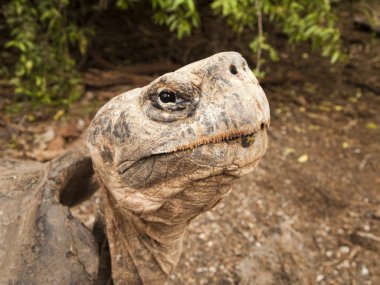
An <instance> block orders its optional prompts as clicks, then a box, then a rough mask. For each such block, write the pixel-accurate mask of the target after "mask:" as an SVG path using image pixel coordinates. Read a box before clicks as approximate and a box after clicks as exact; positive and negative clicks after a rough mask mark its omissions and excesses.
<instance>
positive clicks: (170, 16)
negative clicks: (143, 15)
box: [152, 0, 200, 39]
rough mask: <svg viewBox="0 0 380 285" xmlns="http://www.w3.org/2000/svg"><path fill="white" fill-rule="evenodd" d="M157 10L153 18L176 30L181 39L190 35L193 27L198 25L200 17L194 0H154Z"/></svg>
mask: <svg viewBox="0 0 380 285" xmlns="http://www.w3.org/2000/svg"><path fill="white" fill-rule="evenodd" d="M152 8H153V10H154V11H155V13H154V16H153V20H154V21H155V22H156V23H157V24H159V25H166V26H168V27H169V29H170V31H172V32H173V31H176V32H177V36H178V38H179V39H181V38H182V37H183V36H189V35H190V33H191V29H192V28H193V27H198V26H199V24H200V18H199V14H198V11H197V9H196V4H195V3H194V0H152Z"/></svg>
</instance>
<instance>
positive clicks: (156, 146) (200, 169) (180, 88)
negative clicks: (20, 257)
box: [88, 52, 270, 284]
mask: <svg viewBox="0 0 380 285" xmlns="http://www.w3.org/2000/svg"><path fill="white" fill-rule="evenodd" d="M269 121H270V116H269V105H268V102H267V99H266V96H265V94H264V92H263V90H262V89H261V87H260V85H259V83H258V81H257V79H256V78H255V76H254V75H253V74H252V72H251V71H250V69H249V68H248V66H247V63H246V61H245V60H244V59H243V58H242V57H241V55H240V54H238V53H235V52H226V53H220V54H216V55H214V56H211V57H209V58H206V59H204V60H201V61H198V62H194V63H192V64H189V65H187V66H185V67H183V68H181V69H178V70H177V71H175V72H172V73H168V74H165V75H163V76H161V77H159V78H158V79H156V80H155V81H153V82H152V83H151V84H149V85H147V86H145V87H143V88H137V89H134V90H131V91H129V92H126V93H123V94H121V95H119V96H117V97H115V98H113V99H112V100H111V101H110V102H108V103H107V104H106V105H105V106H103V107H102V108H101V109H100V110H99V112H98V113H97V115H96V116H95V118H94V120H93V122H92V123H91V125H90V127H89V132H88V147H89V150H90V154H91V157H92V160H93V164H94V169H95V172H96V173H97V175H98V178H99V180H100V184H101V186H102V195H103V199H104V204H105V205H104V211H105V222H106V232H107V236H108V241H109V246H110V252H111V263H112V278H113V282H114V284H163V283H164V282H165V281H166V279H167V277H168V275H169V274H170V273H171V272H172V271H173V269H174V267H175V266H176V264H177V263H178V260H179V256H180V253H181V248H182V242H183V239H184V233H185V231H186V229H187V227H188V226H189V223H190V222H191V220H192V219H194V218H195V217H196V216H197V215H199V214H200V213H202V212H205V211H207V210H209V209H211V208H212V207H214V206H215V205H216V204H217V203H218V202H219V201H220V200H221V199H222V198H223V197H224V196H225V195H226V194H227V193H228V192H229V190H230V186H231V183H232V181H233V180H234V179H235V178H237V177H240V176H242V175H245V174H247V173H249V172H251V171H252V170H253V169H254V168H255V167H256V165H257V163H258V162H259V160H260V159H261V157H262V156H263V155H264V153H265V150H266V147H267V134H266V126H268V125H269Z"/></svg>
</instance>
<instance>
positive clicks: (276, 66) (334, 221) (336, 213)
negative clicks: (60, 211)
mask: <svg viewBox="0 0 380 285" xmlns="http://www.w3.org/2000/svg"><path fill="white" fill-rule="evenodd" d="M341 16H342V17H345V18H346V19H347V20H346V21H343V24H344V27H345V29H344V30H343V39H344V44H345V47H346V48H347V51H348V52H349V55H350V61H349V62H348V63H340V64H337V65H330V64H329V62H328V61H327V60H323V59H321V58H320V57H318V56H317V55H316V54H308V53H307V52H306V50H307V49H306V48H302V47H300V48H297V49H292V48H290V47H288V46H287V45H286V43H284V39H283V38H281V37H277V38H276V37H274V39H272V40H273V42H274V44H275V45H276V46H277V48H278V49H279V50H280V51H281V53H280V55H281V61H280V62H279V63H271V64H268V65H267V66H266V72H267V74H268V78H267V79H265V80H264V81H263V83H265V84H263V85H264V86H263V87H264V90H265V91H266V94H267V96H268V99H269V102H270V105H271V116H272V122H271V127H270V132H269V137H270V145H269V149H268V151H267V154H266V156H265V157H264V159H263V160H262V162H261V164H260V165H259V167H258V169H257V170H256V171H255V172H254V173H253V174H251V175H248V176H247V177H245V178H243V179H241V180H240V181H239V182H238V183H237V184H236V186H235V187H234V189H233V191H232V193H231V194H230V195H229V196H228V197H227V198H226V199H225V200H224V201H223V202H221V203H220V204H219V205H218V206H217V207H216V209H215V210H213V211H211V212H208V213H206V214H204V215H201V216H200V217H199V218H197V219H196V220H195V221H194V222H193V223H192V225H191V226H190V229H189V233H188V238H187V239H186V241H185V244H184V250H183V254H182V257H181V260H180V263H179V265H178V268H177V270H176V272H175V274H173V275H172V276H171V280H170V281H169V284H260V285H266V284H373V285H375V284H380V258H379V254H380V96H379V95H380V87H379V82H380V79H379V74H380V59H379V56H378V55H379V54H380V45H379V39H378V38H376V37H375V36H373V34H371V33H369V32H368V31H362V30H359V29H357V28H356V27H355V26H354V25H353V23H352V22H351V19H352V15H351V14H350V13H348V12H342V15H341ZM147 37H148V36H147ZM116 38H117V36H116ZM197 42H199V43H200V44H201V43H202V42H203V41H202V38H200V39H199V40H198V41H197ZM99 45H100V46H101V44H99ZM197 48H198V47H197ZM194 49H195V47H194ZM225 49H235V50H237V51H239V50H240V49H239V48H238V47H237V46H236V42H233V43H231V42H229V43H228V42H227V43H224V42H223V44H221V46H220V47H219V48H216V47H215V46H214V45H213V46H212V49H210V50H207V51H206V50H203V51H202V52H200V51H199V50H198V49H197V50H193V51H194V52H195V51H197V53H196V54H197V56H199V57H201V56H204V55H207V54H210V53H211V52H210V51H212V52H214V51H215V52H216V51H219V50H225ZM187 52H188V53H189V54H192V50H191V49H190V51H187ZM242 53H243V54H247V51H244V50H243V51H242ZM189 54H187V56H186V57H183V58H184V60H185V61H186V60H187V61H190V60H193V58H192V57H191V56H190V55H189ZM151 60H152V61H157V59H156V58H151ZM164 60H165V62H166V63H168V62H175V63H176V64H182V63H183V62H181V60H180V59H178V58H177V59H173V58H172V59H170V58H164ZM94 62H95V64H93V67H97V68H99V62H101V60H99V58H98V60H97V61H96V60H94ZM103 63H104V61H103ZM102 67H103V72H100V73H99V72H98V71H97V72H98V73H96V74H97V76H99V78H103V79H104V78H106V80H105V81H106V82H108V83H109V82H110V81H111V83H112V84H108V85H107V84H106V83H105V84H104V86H103V87H102V88H99V86H95V87H94V86H93V84H91V82H89V83H88V86H87V92H86V96H85V97H84V99H83V100H82V101H81V102H79V103H77V104H76V105H74V106H73V107H72V108H70V110H68V111H67V114H66V116H64V117H63V118H62V119H59V120H56V121H48V122H46V121H42V119H43V118H44V112H40V113H37V116H36V118H37V121H36V122H29V121H28V120H29V119H30V118H29V117H28V115H25V116H20V115H9V114H8V115H4V116H3V115H2V123H1V122H0V140H2V142H1V144H0V151H1V153H2V154H3V155H6V156H13V157H28V158H32V159H38V160H48V159H50V158H52V157H54V156H56V155H57V154H59V153H61V152H62V151H64V150H65V149H67V148H70V147H73V146H75V145H77V144H82V143H83V132H84V130H85V128H86V126H87V125H88V123H89V121H90V118H91V116H92V115H93V113H94V112H95V111H96V110H97V109H98V107H99V106H100V105H101V104H102V102H104V100H108V99H109V98H110V97H112V96H114V95H117V94H118V93H120V92H121V91H125V90H127V89H129V88H131V87H132V86H131V85H133V84H138V83H139V82H145V81H144V80H149V79H150V78H151V77H154V76H156V74H157V73H160V72H164V71H166V70H165V68H167V69H170V68H173V66H172V65H170V64H169V65H168V66H167V67H165V68H163V70H158V71H157V70H154V71H152V70H151V71H150V72H146V70H144V71H143V72H140V71H141V69H138V68H135V69H133V68H131V69H130V70H129V71H128V74H132V75H134V76H135V77H133V78H134V79H133V80H137V81H133V80H131V77H128V76H127V77H125V76H124V77H123V76H121V78H120V73H123V70H122V69H120V68H119V69H111V68H112V66H108V68H107V72H108V73H107V74H106V73H105V72H104V69H105V68H104V64H103V66H102ZM140 67H141V66H140ZM138 70H140V71H138ZM124 72H125V70H124ZM141 74H144V76H141ZM88 78H89V79H88V80H89V81H91V80H92V82H98V79H99V78H98V79H91V76H90V77H88ZM109 78H111V79H109ZM115 78H116V79H115ZM107 80H108V81H107ZM139 80H140V81H139ZM115 82H116V83H115ZM131 82H132V83H131ZM91 85H92V86H91ZM106 85H107V86H106ZM105 86H106V87H105ZM58 115H59V114H58ZM32 119H34V118H32ZM96 199H97V197H96V196H95V197H94V198H93V199H92V201H91V202H87V203H85V204H83V205H80V206H79V207H77V208H76V209H74V212H75V214H76V215H77V216H79V217H81V218H82V219H83V220H84V222H85V223H86V224H88V225H91V223H92V222H93V220H94V216H93V212H94V209H95V208H96V206H95V204H96V203H94V201H95V200H96Z"/></svg>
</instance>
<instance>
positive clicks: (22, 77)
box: [0, 0, 342, 104]
mask: <svg viewBox="0 0 380 285" xmlns="http://www.w3.org/2000/svg"><path fill="white" fill-rule="evenodd" d="M72 3H74V1H72ZM72 3H71V2H70V0H39V1H37V0H9V1H8V2H7V3H6V4H1V5H2V6H0V7H1V10H2V12H1V13H2V14H3V16H4V18H5V30H6V31H7V33H8V34H9V39H8V41H7V42H6V44H5V46H4V47H5V48H6V49H7V50H8V53H6V54H5V55H6V56H8V58H5V59H6V60H7V61H8V62H12V64H8V68H7V69H6V68H4V67H3V66H2V67H0V72H2V73H3V74H9V75H10V77H11V80H10V81H11V83H12V84H13V85H14V86H15V91H16V93H17V94H19V96H20V95H22V96H28V97H29V98H31V99H32V100H33V101H38V102H44V103H59V104H62V103H63V104H69V103H70V102H72V101H73V100H75V99H76V98H78V96H79V94H80V88H79V86H80V77H79V75H78V72H77V71H76V63H75V61H74V59H73V56H72V53H71V52H72V51H73V50H76V51H79V54H82V55H83V54H84V53H85V52H86V49H87V45H88V37H89V36H90V35H91V30H89V29H87V28H85V27H79V26H78V25H77V24H76V21H75V18H73V17H72V14H75V13H73V12H75V11H73V10H75V8H72V7H70V4H72ZM83 3H87V2H83ZM99 3H100V2H99ZM102 3H103V2H102ZM77 4H78V3H77ZM138 4H139V5H145V6H146V7H149V8H151V9H152V12H153V19H152V20H153V21H154V22H155V23H156V24H159V25H166V26H167V27H168V28H169V29H170V31H173V32H175V33H176V34H177V37H178V38H179V39H181V38H183V37H184V36H189V35H190V34H191V32H192V30H193V29H194V28H197V27H199V26H200V24H201V17H200V14H199V12H198V8H199V7H200V6H201V5H202V7H204V6H205V5H209V7H210V9H211V10H212V11H213V12H214V13H215V14H216V15H218V16H220V17H222V18H224V19H225V20H226V21H227V23H228V24H229V25H230V26H231V27H232V29H233V31H234V32H236V33H242V32H245V31H249V32H251V33H252V41H251V42H250V44H249V47H250V49H251V50H252V52H253V53H255V54H256V62H257V72H260V65H261V64H263V63H264V60H263V56H262V54H267V55H268V57H269V58H270V59H271V60H277V59H278V54H277V52H276V50H275V49H274V47H273V46H271V45H270V44H269V43H268V41H267V38H268V36H267V35H266V33H265V28H266V26H265V25H267V24H269V23H271V25H274V26H276V27H277V28H278V29H280V30H282V32H283V33H284V34H286V35H287V36H288V38H289V41H290V42H291V43H298V42H310V43H311V46H312V48H314V49H320V50H321V54H322V55H323V56H327V57H330V59H331V62H332V63H334V62H336V61H337V60H339V59H340V58H341V57H342V55H341V49H340V34H339V30H338V29H337V28H336V25H335V23H336V18H335V16H334V13H333V11H332V9H331V5H330V1H329V0H212V1H196V0H146V1H138V0H115V1H114V5H115V6H116V7H117V8H119V9H121V10H125V9H129V8H130V7H131V6H133V5H138ZM83 5H93V6H92V8H95V7H96V5H97V3H94V4H83ZM107 7H108V6H107V5H106V7H105V8H107ZM0 29H1V27H0ZM3 29H4V28H3ZM15 55H16V58H15V57H14V56H15ZM12 56H13V58H12ZM10 66H11V67H10Z"/></svg>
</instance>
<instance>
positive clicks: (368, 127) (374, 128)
mask: <svg viewBox="0 0 380 285" xmlns="http://www.w3.org/2000/svg"><path fill="white" fill-rule="evenodd" d="M365 126H366V128H367V129H370V130H376V129H377V125H376V123H374V122H369V123H367V124H366V125H365Z"/></svg>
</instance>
